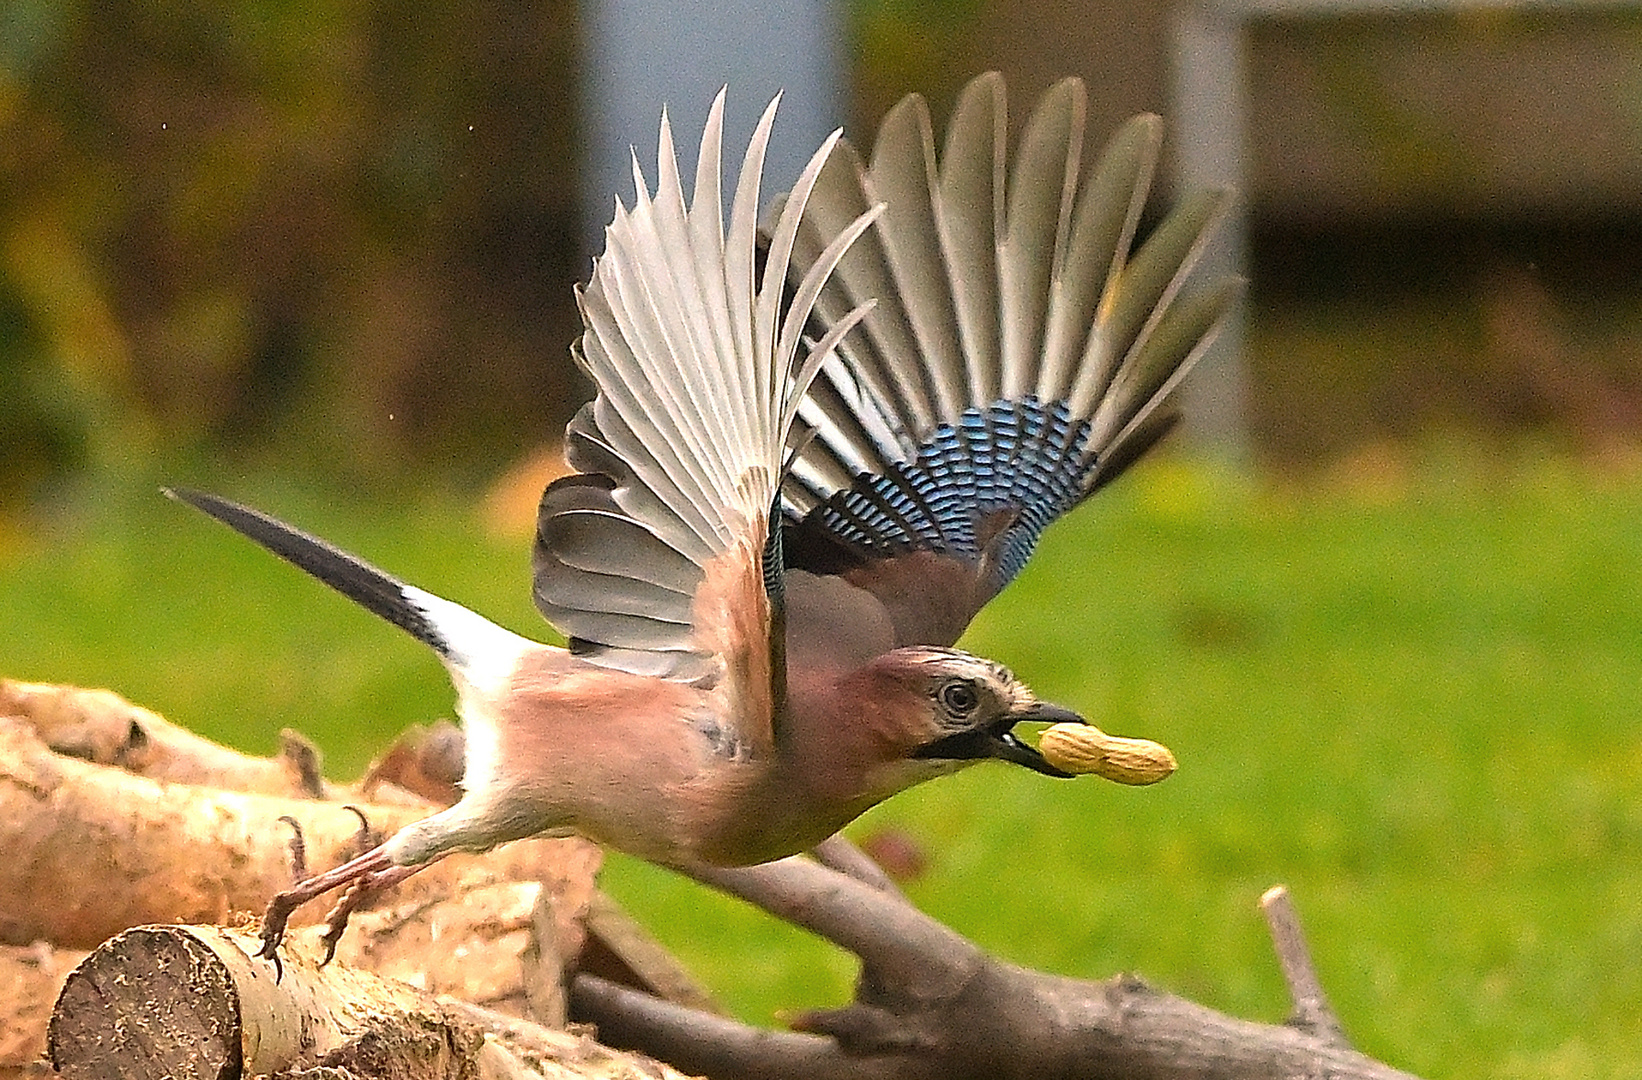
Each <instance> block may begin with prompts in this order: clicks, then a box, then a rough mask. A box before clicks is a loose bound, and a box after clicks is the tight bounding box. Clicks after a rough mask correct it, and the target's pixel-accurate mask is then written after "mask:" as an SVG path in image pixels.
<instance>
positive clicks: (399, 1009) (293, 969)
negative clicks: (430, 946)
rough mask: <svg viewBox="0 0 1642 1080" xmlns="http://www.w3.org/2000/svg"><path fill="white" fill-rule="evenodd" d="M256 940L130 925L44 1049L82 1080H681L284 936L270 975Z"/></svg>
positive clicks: (81, 971) (78, 978)
mask: <svg viewBox="0 0 1642 1080" xmlns="http://www.w3.org/2000/svg"><path fill="white" fill-rule="evenodd" d="M257 946H258V940H257V938H256V937H255V936H254V935H252V934H248V933H244V932H240V931H233V930H226V929H223V928H220V927H211V926H148V927H137V928H135V929H132V930H129V931H126V932H125V933H123V934H120V935H118V936H117V937H115V938H114V939H113V940H111V941H109V942H107V943H105V944H104V945H103V946H101V947H99V948H98V949H96V950H95V951H93V952H92V953H91V954H90V955H89V956H87V957H86V959H85V960H84V962H82V963H81V964H80V965H79V967H77V968H75V970H74V972H73V973H72V974H71V975H70V976H69V978H68V980H67V982H66V983H65V985H64V987H63V991H62V993H61V995H60V996H59V997H58V999H57V1003H56V1007H55V1009H54V1010H53V1012H52V1017H51V1024H50V1030H49V1035H48V1054H49V1058H50V1060H51V1063H52V1065H53V1066H54V1067H55V1068H56V1069H57V1070H58V1071H59V1072H60V1073H61V1074H62V1075H64V1076H67V1077H71V1078H79V1080H105V1078H107V1080H113V1078H116V1077H119V1078H132V1080H144V1078H148V1077H176V1078H182V1080H193V1078H213V1080H214V1078H219V1077H220V1078H226V1077H238V1076H254V1075H260V1074H264V1073H272V1072H276V1071H279V1070H301V1069H328V1070H332V1071H331V1072H329V1073H326V1074H325V1075H331V1076H341V1077H346V1076H360V1077H366V1076H395V1077H406V1078H429V1080H432V1078H441V1080H443V1078H451V1080H456V1078H458V1077H460V1078H463V1080H471V1078H474V1077H480V1078H484V1077H498V1078H499V1077H520V1076H526V1077H528V1076H554V1077H573V1076H574V1077H583V1076H591V1077H603V1076H617V1075H634V1074H635V1072H637V1071H639V1070H642V1071H643V1072H644V1073H648V1074H649V1075H652V1076H677V1075H678V1074H676V1073H672V1072H671V1071H670V1070H669V1071H661V1070H659V1069H658V1067H657V1066H656V1065H655V1063H653V1062H650V1061H648V1060H644V1059H636V1058H634V1057H633V1056H631V1055H624V1054H619V1053H616V1052H614V1051H609V1050H606V1049H605V1048H603V1047H599V1046H597V1045H596V1044H593V1043H591V1042H590V1040H587V1039H585V1038H581V1037H579V1036H575V1035H569V1034H566V1033H562V1032H552V1031H547V1030H546V1029H542V1028H540V1027H539V1026H537V1025H531V1024H528V1023H526V1022H524V1021H518V1020H508V1021H505V1022H503V1023H499V1024H490V1025H487V1024H485V1023H483V1022H482V1016H483V1014H482V1013H481V1012H480V1011H478V1010H474V1009H471V1008H465V1007H461V1006H455V1005H446V1004H443V1003H441V1002H439V1001H438V1000H436V999H435V998H434V997H432V996H431V995H428V994H425V993H423V992H421V991H419V990H417V989H415V988H413V987H411V986H408V985H405V984H404V983H399V982H396V981H394V980H391V979H383V978H379V977H377V976H373V975H370V974H368V973H365V972H360V971H356V970H353V969H351V968H349V967H347V966H346V965H343V964H338V963H333V964H331V965H329V966H325V967H320V966H318V965H317V964H316V963H314V959H315V956H316V953H317V945H316V943H315V938H314V936H313V935H312V934H297V935H293V937H292V939H291V941H290V945H289V947H288V948H287V949H286V953H285V955H286V959H285V964H284V973H283V976H282V977H281V978H279V979H278V980H276V979H275V977H274V971H273V968H272V966H271V965H270V964H268V963H267V962H266V961H263V960H258V959H255V958H253V956H252V955H251V954H252V953H254V952H255V950H256V948H257Z"/></svg>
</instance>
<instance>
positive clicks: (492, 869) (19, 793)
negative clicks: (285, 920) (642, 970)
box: [0, 718, 599, 955]
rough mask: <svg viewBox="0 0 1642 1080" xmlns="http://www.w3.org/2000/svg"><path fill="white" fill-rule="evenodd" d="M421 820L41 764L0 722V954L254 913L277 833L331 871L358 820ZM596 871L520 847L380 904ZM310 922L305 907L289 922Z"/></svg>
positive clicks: (271, 872) (26, 733)
mask: <svg viewBox="0 0 1642 1080" xmlns="http://www.w3.org/2000/svg"><path fill="white" fill-rule="evenodd" d="M432 810H433V807H432V806H431V805H430V804H428V803H425V802H419V803H417V804H416V805H414V806H383V805H366V806H362V807H358V808H356V809H350V808H349V807H347V806H344V805H342V804H340V803H334V802H323V801H315V800H310V799H292V798H283V797H279V796H272V795H258V794H248V793H244V792H238V791H225V790H220V789H216V788H203V787H195V786H193V785H188V784H179V783H168V782H163V781H156V780H152V779H149V778H147V777H143V776H135V775H132V774H130V773H127V772H124V771H122V770H120V769H114V768H107V767H104V766H99V765H94V764H89V763H87V762H84V761H79V760H76V759H73V758H69V757H64V756H63V755H61V754H56V753H53V752H52V751H51V750H50V749H48V748H47V747H46V746H45V744H43V743H42V742H40V741H39V739H38V738H36V737H35V731H34V729H33V728H32V727H31V726H29V725H27V724H25V723H23V722H20V721H17V720H15V719H6V718H0V851H3V852H5V853H6V858H5V859H3V860H0V943H10V944H28V943H31V942H33V941H36V940H42V939H43V940H47V941H50V942H53V943H54V944H57V945H68V946H77V947H82V948H90V947H92V946H94V945H96V944H97V943H98V942H100V941H103V940H105V939H106V938H108V937H110V936H111V935H113V934H117V933H119V932H120V931H121V930H124V929H126V928H127V927H131V926H139V925H142V924H144V923H162V922H200V923H206V922H211V923H222V922H227V921H230V920H231V919H233V918H234V917H236V915H241V914H244V913H249V912H260V910H261V909H262V907H263V905H264V904H266V903H267V901H268V898H269V897H270V896H272V895H273V894H274V893H275V892H277V891H279V890H280V889H282V888H285V887H286V886H287V885H289V884H290V882H291V880H292V877H293V848H292V839H293V835H294V834H293V830H292V828H291V827H290V825H289V824H288V822H293V821H294V822H296V823H297V825H298V826H299V828H300V832H301V837H302V841H303V842H302V845H301V846H302V849H303V855H304V859H303V860H302V861H305V862H307V863H308V864H309V865H318V866H331V865H335V864H337V863H340V862H343V861H345V860H346V859H347V858H349V857H351V856H352V855H354V854H356V853H357V851H358V850H360V846H361V839H362V838H361V835H360V832H361V819H362V818H363V820H365V821H368V822H369V825H370V829H371V830H373V831H375V830H380V831H383V832H391V831H393V830H395V829H398V828H399V827H400V826H402V825H405V824H408V823H409V822H411V821H414V820H416V819H417V818H420V817H424V816H426V815H427V814H428V813H430V812H432ZM282 822H287V823H282ZM367 846H368V845H367ZM598 862H599V855H598V849H597V848H596V847H595V846H593V845H591V844H589V843H588V842H586V841H583V840H578V839H546V840H527V841H521V842H520V843H518V844H510V845H508V846H507V847H505V848H502V849H500V850H498V851H496V852H493V853H491V854H490V855H487V856H452V857H451V858H449V859H446V860H443V861H442V862H440V863H438V864H436V865H434V866H433V867H430V868H429V869H428V870H427V871H425V872H424V873H422V874H418V875H417V876H416V877H414V878H412V879H411V880H410V881H409V882H407V883H406V885H405V886H404V887H402V888H401V889H398V890H395V892H394V894H393V896H392V897H391V899H392V900H393V901H394V902H395V903H410V902H414V901H418V900H426V899H427V898H428V897H431V896H437V895H450V894H452V893H453V892H455V891H458V889H459V887H460V885H461V882H462V881H463V880H464V879H468V880H472V878H473V876H474V875H479V876H482V877H485V878H488V879H490V880H493V881H532V880H547V881H549V882H562V883H569V882H571V881H573V880H582V881H587V882H590V881H591V879H592V875H593V872H594V870H595V869H596V867H597V865H598ZM323 914H324V911H323V909H322V908H321V907H320V906H319V905H317V904H316V905H312V906H311V908H309V909H305V910H304V911H303V912H302V913H301V914H300V915H299V919H302V918H306V919H308V920H310V921H311V920H314V919H318V918H320V917H321V916H322V915H323ZM571 944H572V945H579V943H571ZM575 951H576V949H575V948H574V947H572V948H570V951H569V955H574V953H575Z"/></svg>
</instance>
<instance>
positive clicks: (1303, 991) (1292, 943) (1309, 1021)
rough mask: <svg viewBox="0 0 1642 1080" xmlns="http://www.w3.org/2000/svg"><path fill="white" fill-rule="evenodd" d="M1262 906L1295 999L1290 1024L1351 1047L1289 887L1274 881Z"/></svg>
mask: <svg viewBox="0 0 1642 1080" xmlns="http://www.w3.org/2000/svg"><path fill="white" fill-rule="evenodd" d="M1260 910H1261V911H1262V912H1264V913H1265V916H1266V926H1267V927H1268V928H1269V929H1270V931H1271V944H1272V948H1273V949H1275V950H1276V952H1277V963H1278V964H1279V965H1280V966H1281V967H1282V969H1283V981H1284V982H1285V983H1287V984H1288V988H1289V998H1290V999H1291V1000H1292V1001H1293V1002H1294V1014H1293V1016H1291V1017H1290V1018H1289V1021H1288V1022H1289V1024H1290V1026H1292V1027H1297V1028H1300V1029H1301V1030H1304V1031H1308V1032H1310V1033H1311V1034H1313V1035H1315V1036H1317V1037H1318V1038H1319V1039H1322V1040H1324V1041H1326V1042H1328V1043H1330V1044H1332V1045H1334V1046H1338V1047H1342V1048H1346V1047H1349V1046H1350V1045H1351V1044H1350V1042H1349V1041H1348V1040H1347V1039H1346V1035H1345V1029H1343V1028H1342V1027H1341V1026H1340V1020H1339V1017H1337V1016H1335V1015H1334V1010H1333V1009H1332V1008H1331V1007H1330V1006H1329V1003H1328V995H1326V994H1324V993H1323V984H1322V982H1321V980H1319V979H1318V978H1317V968H1316V966H1315V965H1314V964H1313V963H1312V961H1311V950H1310V949H1308V948H1307V947H1306V938H1305V935H1304V934H1303V933H1301V931H1300V915H1299V913H1298V912H1296V911H1295V909H1294V901H1293V900H1291V899H1290V898H1289V891H1288V887H1287V886H1284V885H1273V886H1272V887H1271V888H1269V889H1267V890H1266V892H1265V895H1263V896H1261V897H1260Z"/></svg>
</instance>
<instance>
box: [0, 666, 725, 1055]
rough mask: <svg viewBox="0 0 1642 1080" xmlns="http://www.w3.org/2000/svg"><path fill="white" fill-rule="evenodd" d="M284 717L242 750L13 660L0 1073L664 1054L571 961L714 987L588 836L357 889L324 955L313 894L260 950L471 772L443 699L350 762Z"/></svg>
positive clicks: (0, 950)
mask: <svg viewBox="0 0 1642 1080" xmlns="http://www.w3.org/2000/svg"><path fill="white" fill-rule="evenodd" d="M282 742H283V748H282V750H281V752H280V754H279V755H277V756H276V757H273V758H256V757H250V756H247V755H244V754H241V753H238V752H237V751H234V750H230V749H228V748H226V747H223V746H220V745H218V744H216V743H213V742H211V741H209V740H206V739H203V738H201V737H199V736H197V735H194V734H192V733H190V732H188V731H186V730H183V729H182V728H179V727H177V726H176V725H174V724H171V723H168V722H167V721H166V720H164V719H163V718H161V717H160V716H157V715H156V714H154V713H152V712H150V711H148V710H146V709H143V708H140V707H137V706H135V705H132V704H131V703H129V702H127V701H125V700H123V699H122V698H120V697H118V696H117V695H115V694H112V693H109V692H107V691H98V690H82V689H78V688H71V687H60V686H46V685H37V684H25V683H16V682H9V681H0V1077H12V1076H32V1075H36V1074H38V1075H42V1076H43V1075H51V1074H52V1070H53V1069H54V1068H55V1069H56V1070H57V1072H59V1073H61V1074H62V1075H67V1076H83V1077H105V1076H107V1077H113V1076H119V1077H144V1076H168V1077H169V1076H240V1075H244V1076H253V1075H261V1074H266V1073H280V1074H282V1075H283V1074H288V1075H292V1076H298V1075H310V1076H313V1077H321V1076H323V1077H326V1078H329V1080H347V1078H350V1077H364V1076H385V1075H392V1076H405V1077H464V1078H466V1077H533V1076H552V1077H562V1076H617V1075H639V1074H643V1075H651V1076H661V1075H668V1074H669V1071H668V1070H666V1069H665V1068H664V1067H662V1066H659V1065H658V1064H657V1063H655V1062H653V1061H650V1060H649V1059H645V1058H641V1057H638V1056H636V1055H630V1054H624V1053H620V1052H618V1051H614V1050H610V1049H607V1048H605V1047H603V1046H600V1045H599V1044H597V1043H596V1042H595V1041H594V1040H593V1039H592V1038H591V1036H590V1034H589V1033H588V1032H587V1031H585V1030H577V1029H576V1028H574V1027H571V1026H568V1025H567V1023H566V991H565V987H566V985H567V982H566V980H567V978H568V976H569V974H570V973H571V972H574V971H578V970H581V971H594V972H598V973H599V974H601V975H603V976H604V977H606V978H613V979H615V980H616V981H619V982H625V983H627V984H629V985H634V986H640V987H643V988H645V989H648V990H650V991H652V992H660V993H661V994H663V995H664V996H666V997H669V998H671V999H672V1000H675V1001H679V1002H681V1003H686V1004H691V1005H695V1006H697V1007H700V1006H702V1005H703V1004H704V1001H703V997H702V995H701V994H700V992H699V991H698V990H696V989H695V987H694V986H693V984H691V983H690V981H689V979H688V977H687V976H685V975H684V974H683V973H682V972H681V971H679V970H678V969H677V967H676V966H675V965H673V964H672V963H671V961H670V960H669V959H668V958H667V956H666V954H665V953H664V952H662V951H661V950H660V949H659V948H656V947H655V946H654V944H653V943H651V942H650V941H648V939H647V938H645V936H644V935H643V933H642V931H639V930H638V929H637V928H636V927H635V926H634V924H632V922H631V921H630V920H628V919H626V918H625V917H624V916H623V915H622V913H621V912H620V911H619V910H617V909H616V908H615V907H614V905H613V904H612V903H611V902H610V901H608V900H607V899H606V898H605V897H603V896H602V895H601V894H600V893H599V892H598V891H597V888H596V885H595V880H594V878H595V874H596V872H597V870H598V867H599V863H600V852H599V849H598V848H597V847H596V846H594V845H592V844H590V843H588V842H586V841H583V840H579V839H575V838H565V839H537V840H528V841H522V842H519V843H515V844H510V845H508V846H506V847H504V848H502V849H499V850H498V851H496V852H494V853H491V854H490V855H487V856H484V857H482V858H481V857H465V856H453V857H451V858H448V859H446V860H444V861H442V862H440V863H438V864H436V865H435V866H434V867H432V868H430V869H428V870H427V871H425V872H423V873H421V874H418V875H417V876H416V877H414V878H412V879H411V880H410V881H409V882H407V883H406V884H405V885H404V886H402V887H400V888H397V889H395V890H393V891H392V892H391V893H390V894H389V895H387V896H385V897H382V898H381V899H380V901H379V905H380V906H377V907H375V908H374V909H371V910H365V911H361V912H359V913H358V914H357V915H356V916H355V917H354V918H353V920H352V922H351V923H350V924H349V927H348V932H347V934H345V935H344V936H343V937H342V939H341V942H340V946H339V948H338V950H337V953H336V957H335V959H334V960H333V961H332V962H331V963H329V964H321V963H320V958H321V956H322V947H321V945H320V943H319V935H320V932H321V927H320V926H318V925H315V924H317V923H319V922H320V921H321V920H322V919H323V918H324V915H325V905H324V903H323V902H316V903H315V904H313V905H310V906H309V908H305V909H302V910H301V911H299V912H298V914H297V916H296V918H295V919H294V920H293V930H292V932H291V934H290V936H289V937H288V938H287V945H286V946H285V947H284V948H282V950H281V956H282V960H283V963H282V970H279V971H276V969H275V965H274V964H272V963H271V962H269V961H267V960H261V959H256V958H255V957H254V954H255V953H256V951H257V948H258V944H259V942H258V939H257V936H256V933H255V913H257V912H260V911H261V909H262V907H263V906H264V905H265V904H266V903H267V901H268V899H269V897H270V896H272V895H273V894H274V893H275V892H277V891H279V890H280V889H282V888H285V887H288V886H289V885H290V884H291V883H292V881H293V880H294V878H296V877H299V876H301V875H303V874H304V873H306V872H308V871H309V870H310V869H311V870H321V869H325V868H328V867H330V866H333V865H336V864H338V863H340V862H342V861H344V860H346V859H347V858H349V857H351V856H352V855H354V854H357V853H358V852H359V851H361V850H364V849H365V848H368V847H370V846H372V845H373V844H374V843H376V841H377V840H378V839H380V838H381V837H382V836H385V835H387V834H389V833H391V832H393V831H394V830H396V829H398V828H399V827H400V826H401V825H404V824H406V823H408V822H410V821H412V820H414V819H416V818H419V817H423V816H426V815H427V814H428V813H430V812H432V811H433V810H435V809H437V808H438V807H439V806H441V805H445V804H448V803H449V802H450V801H452V800H453V799H454V797H455V794H456V790H455V786H454V781H455V778H456V777H458V776H459V775H460V773H461V741H460V736H459V735H457V734H456V733H455V732H454V730H453V729H451V728H450V727H449V726H448V725H440V726H435V727H433V728H430V729H418V730H413V731H412V732H409V733H407V735H406V736H405V737H404V738H402V739H401V740H400V741H399V742H398V743H396V744H395V746H394V747H393V748H392V749H391V750H390V751H389V752H388V753H387V754H385V755H384V756H383V757H382V758H381V759H380V760H379V761H378V762H377V764H376V765H375V766H374V767H373V768H372V770H371V771H370V773H369V774H368V775H367V776H366V778H365V779H364V780H363V781H362V782H361V783H359V784H357V785H352V786H348V787H342V786H338V785H335V784H332V783H330V782H328V781H326V780H325V779H324V777H323V776H322V775H321V772H320V768H319V757H318V754H317V753H316V752H315V750H314V749H313V747H312V746H311V745H309V744H308V743H307V742H306V741H305V740H303V739H302V738H301V737H300V736H298V735H296V734H294V733H291V732H287V733H285V734H284V736H283V739H282ZM635 1070H637V1072H635Z"/></svg>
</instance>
